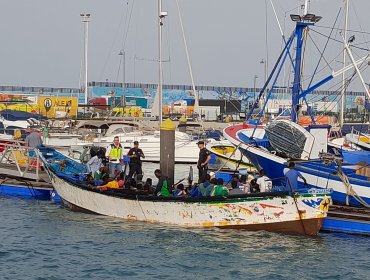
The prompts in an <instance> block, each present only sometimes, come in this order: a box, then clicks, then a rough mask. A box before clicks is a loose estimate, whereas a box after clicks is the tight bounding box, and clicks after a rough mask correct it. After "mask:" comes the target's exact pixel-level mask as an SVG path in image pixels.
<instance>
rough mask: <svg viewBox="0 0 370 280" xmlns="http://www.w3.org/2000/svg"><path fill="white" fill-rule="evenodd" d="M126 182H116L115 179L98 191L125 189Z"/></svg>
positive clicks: (100, 187)
mask: <svg viewBox="0 0 370 280" xmlns="http://www.w3.org/2000/svg"><path fill="white" fill-rule="evenodd" d="M124 183H125V182H124V181H123V180H119V181H117V180H115V179H111V181H109V182H108V183H106V184H105V185H102V186H98V187H96V188H97V189H101V190H107V189H120V188H123V187H124Z"/></svg>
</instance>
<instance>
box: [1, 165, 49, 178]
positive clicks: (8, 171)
mask: <svg viewBox="0 0 370 280" xmlns="http://www.w3.org/2000/svg"><path fill="white" fill-rule="evenodd" d="M1 177H3V178H5V177H9V178H20V179H25V180H33V181H36V182H45V183H49V182H50V180H49V176H48V175H47V174H46V172H45V171H42V170H41V169H39V170H38V172H36V170H35V169H32V170H25V168H22V169H20V170H19V169H18V167H17V165H16V164H8V163H0V178H1Z"/></svg>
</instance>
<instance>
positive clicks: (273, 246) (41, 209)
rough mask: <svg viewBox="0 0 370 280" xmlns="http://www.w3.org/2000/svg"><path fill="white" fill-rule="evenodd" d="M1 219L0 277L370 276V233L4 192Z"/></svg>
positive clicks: (327, 277)
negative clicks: (169, 219) (220, 223)
mask: <svg viewBox="0 0 370 280" xmlns="http://www.w3.org/2000/svg"><path fill="white" fill-rule="evenodd" d="M185 174H187V172H185V170H184V175H185ZM181 175H182V174H180V177H181ZM0 221H1V222H0V240H1V242H0V279H298V278H300V279H361V280H363V279H369V271H370V238H367V237H360V236H349V235H340V234H321V235H320V236H318V237H304V236H294V235H281V234H276V233H268V232H247V231H236V230H219V229H183V228H178V227H169V226H163V225H157V224H148V223H142V222H129V221H124V220H121V219H116V218H110V217H104V216H98V215H89V214H83V213H76V212H72V211H70V210H68V209H65V208H63V207H61V206H60V205H58V204H55V203H53V202H50V201H35V200H24V199H19V198H10V197H4V196H0Z"/></svg>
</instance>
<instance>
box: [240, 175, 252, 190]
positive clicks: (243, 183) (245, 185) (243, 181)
mask: <svg viewBox="0 0 370 280" xmlns="http://www.w3.org/2000/svg"><path fill="white" fill-rule="evenodd" d="M238 188H239V189H240V190H241V191H243V193H249V192H250V183H249V182H248V177H247V175H241V176H240V178H239V182H238Z"/></svg>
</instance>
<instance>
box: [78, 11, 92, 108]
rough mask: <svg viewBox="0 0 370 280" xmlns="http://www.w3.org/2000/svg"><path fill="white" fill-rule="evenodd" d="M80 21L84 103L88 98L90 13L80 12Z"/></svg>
mask: <svg viewBox="0 0 370 280" xmlns="http://www.w3.org/2000/svg"><path fill="white" fill-rule="evenodd" d="M80 16H81V17H82V22H83V23H84V92H85V104H87V99H88V87H87V86H88V78H87V48H88V42H89V22H90V14H80Z"/></svg>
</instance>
